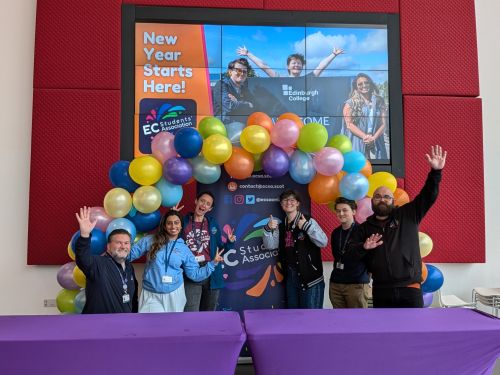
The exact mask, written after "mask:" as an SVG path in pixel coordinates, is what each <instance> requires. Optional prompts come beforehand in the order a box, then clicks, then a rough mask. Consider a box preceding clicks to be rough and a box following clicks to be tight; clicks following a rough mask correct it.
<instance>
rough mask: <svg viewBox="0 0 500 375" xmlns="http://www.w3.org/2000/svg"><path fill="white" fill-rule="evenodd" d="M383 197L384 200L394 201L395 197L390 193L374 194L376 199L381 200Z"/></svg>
mask: <svg viewBox="0 0 500 375" xmlns="http://www.w3.org/2000/svg"><path fill="white" fill-rule="evenodd" d="M382 199H383V200H384V201H392V200H393V199H394V198H393V197H391V196H390V195H387V194H386V195H380V194H375V195H374V196H373V200H374V201H379V200H382Z"/></svg>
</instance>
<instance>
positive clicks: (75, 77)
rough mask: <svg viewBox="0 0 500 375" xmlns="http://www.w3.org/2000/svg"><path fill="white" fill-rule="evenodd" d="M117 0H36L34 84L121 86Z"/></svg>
mask: <svg viewBox="0 0 500 375" xmlns="http://www.w3.org/2000/svg"><path fill="white" fill-rule="evenodd" d="M120 50H121V0H105V1H104V0H85V1H67V0H66V1H65V0H38V1H37V12H36V35H35V72H34V83H33V85H34V87H35V88H71V89H89V88H92V89H120V87H121V82H120V79H121V77H120V66H121V51H120Z"/></svg>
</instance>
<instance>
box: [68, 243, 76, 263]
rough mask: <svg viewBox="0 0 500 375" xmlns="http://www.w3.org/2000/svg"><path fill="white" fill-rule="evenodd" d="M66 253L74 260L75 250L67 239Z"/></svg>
mask: <svg viewBox="0 0 500 375" xmlns="http://www.w3.org/2000/svg"><path fill="white" fill-rule="evenodd" d="M68 255H69V257H70V258H71V259H73V260H75V252H74V251H73V249H72V248H71V241H69V244H68Z"/></svg>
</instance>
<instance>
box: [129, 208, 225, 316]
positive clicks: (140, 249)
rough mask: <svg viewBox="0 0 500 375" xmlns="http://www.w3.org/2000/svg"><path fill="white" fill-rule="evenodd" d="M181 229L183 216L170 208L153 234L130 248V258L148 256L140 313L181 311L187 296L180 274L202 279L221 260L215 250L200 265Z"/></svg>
mask: <svg viewBox="0 0 500 375" xmlns="http://www.w3.org/2000/svg"><path fill="white" fill-rule="evenodd" d="M181 232H182V217H181V215H180V214H179V212H177V211H175V210H170V211H168V212H167V213H166V214H165V215H163V217H162V218H161V220H160V224H159V226H158V230H157V231H156V233H155V234H154V235H150V236H146V237H144V238H142V239H141V240H139V241H138V242H137V243H136V244H135V245H134V246H133V247H132V249H131V251H130V256H129V259H130V260H134V259H138V258H140V257H141V256H143V255H144V254H146V255H147V263H146V268H145V269H144V275H143V283H142V292H141V295H140V298H139V312H181V311H184V305H185V304H186V295H185V292H184V277H183V273H184V272H185V273H186V275H187V276H188V277H189V278H190V279H192V280H196V281H202V280H205V279H206V278H208V277H209V276H210V275H211V273H212V272H213V271H214V269H215V267H216V266H217V265H218V264H219V262H222V260H223V259H222V257H221V256H220V252H219V251H217V252H216V254H215V256H214V257H213V259H212V260H211V261H210V262H207V263H206V265H205V266H204V267H200V266H199V264H198V262H197V261H196V260H195V258H194V256H193V254H192V253H191V250H189V248H188V247H187V246H186V244H185V243H184V240H183V239H182V238H180V237H179V235H180V234H181Z"/></svg>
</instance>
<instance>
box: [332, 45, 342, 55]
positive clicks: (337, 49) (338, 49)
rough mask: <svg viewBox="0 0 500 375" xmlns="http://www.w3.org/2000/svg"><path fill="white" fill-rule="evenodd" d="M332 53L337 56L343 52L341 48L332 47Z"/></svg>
mask: <svg viewBox="0 0 500 375" xmlns="http://www.w3.org/2000/svg"><path fill="white" fill-rule="evenodd" d="M332 53H333V54H334V55H335V56H338V55H342V54H343V53H345V52H344V50H343V49H342V48H335V47H333V51H332Z"/></svg>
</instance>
